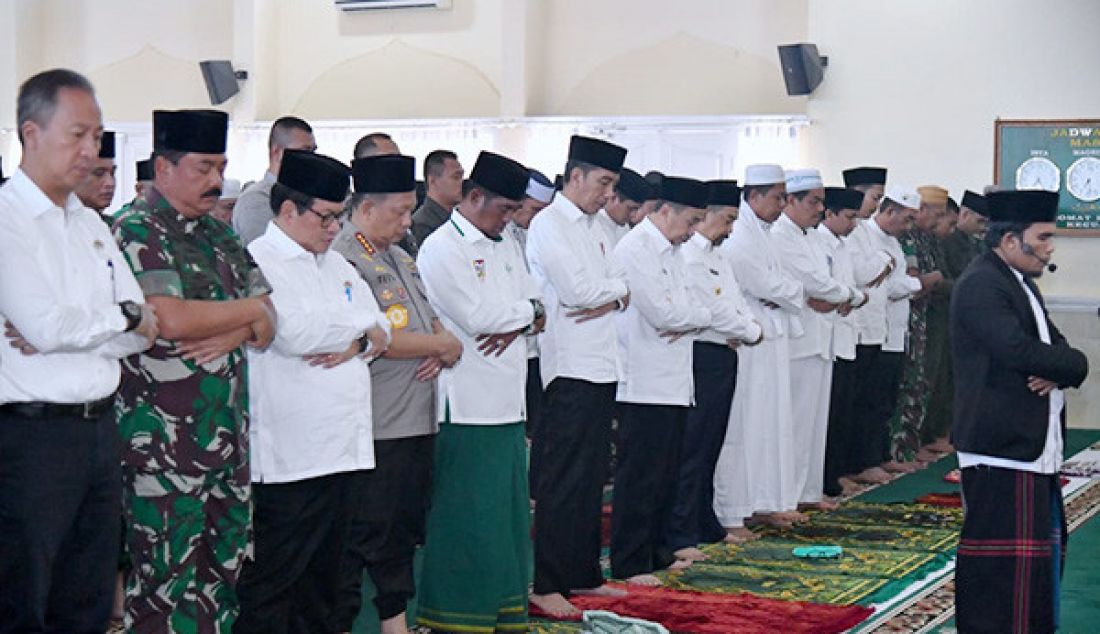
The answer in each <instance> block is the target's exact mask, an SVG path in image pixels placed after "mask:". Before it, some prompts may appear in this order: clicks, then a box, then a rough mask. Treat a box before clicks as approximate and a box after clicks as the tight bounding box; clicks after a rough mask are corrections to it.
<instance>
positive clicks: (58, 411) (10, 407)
mask: <svg viewBox="0 0 1100 634" xmlns="http://www.w3.org/2000/svg"><path fill="white" fill-rule="evenodd" d="M114 402H115V395H114V394H112V395H110V396H107V397H104V398H101V399H99V400H98V401H89V402H87V403H46V402H44V401H31V402H28V403H5V404H3V405H0V413H4V414H7V415H8V416H18V417H20V418H59V417H71V418H83V419H85V420H96V419H98V418H99V417H100V416H101V415H102V414H103V413H104V412H106V411H107V410H109V409H111V407H112V406H113V405H114Z"/></svg>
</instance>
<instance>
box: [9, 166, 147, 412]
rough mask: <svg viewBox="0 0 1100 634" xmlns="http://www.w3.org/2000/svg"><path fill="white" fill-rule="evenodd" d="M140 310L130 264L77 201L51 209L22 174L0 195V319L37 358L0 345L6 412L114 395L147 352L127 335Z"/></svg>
mask: <svg viewBox="0 0 1100 634" xmlns="http://www.w3.org/2000/svg"><path fill="white" fill-rule="evenodd" d="M127 300H128V301H132V302H136V303H139V304H141V303H144V302H145V298H144V296H143V295H142V293H141V289H140V287H138V284H137V281H135V280H134V274H133V273H132V272H131V271H130V266H129V264H127V263H126V258H125V257H123V255H122V254H121V253H120V252H119V250H118V246H117V244H116V243H115V240H114V238H113V237H112V236H111V232H110V230H109V229H108V228H107V225H106V224H104V222H103V219H102V218H101V217H100V216H99V214H97V213H96V212H94V211H92V210H91V209H88V208H86V207H85V206H84V205H83V204H82V203H81V202H80V199H78V198H77V197H76V195H75V194H69V197H68V198H67V199H66V200H65V206H64V207H58V206H57V205H55V204H54V203H53V202H52V201H51V200H50V199H49V198H48V197H46V194H45V193H43V192H42V190H41V189H39V187H38V186H37V185H36V184H35V183H34V181H32V180H31V179H30V178H29V177H28V176H27V175H26V174H25V173H23V170H21V169H20V170H16V172H15V174H14V175H13V176H12V177H11V180H9V181H8V182H7V183H5V184H4V186H3V187H0V318H2V320H6V321H10V322H11V323H12V324H13V325H14V326H15V328H16V329H17V330H18V331H19V332H20V334H22V335H23V337H24V338H25V339H26V340H27V341H28V342H29V343H30V344H31V345H32V346H34V347H35V348H36V349H37V350H38V354H34V355H24V354H23V353H21V352H20V351H19V350H16V349H15V348H12V347H11V346H10V345H8V341H7V340H4V341H0V403H18V402H29V401H46V402H50V403H84V402H88V401H95V400H99V399H102V398H104V397H106V396H109V395H110V394H111V393H112V392H114V391H115V389H116V388H117V387H118V383H119V378H120V376H121V372H120V370H119V364H118V360H119V359H121V358H123V357H126V356H129V355H131V354H134V353H136V352H141V351H142V350H144V349H146V348H147V347H148V344H147V343H146V341H145V338H144V337H142V336H141V335H138V334H135V333H127V332H123V331H124V330H125V329H126V319H125V318H124V317H123V316H122V311H121V310H120V309H119V307H118V303H119V302H121V301H127Z"/></svg>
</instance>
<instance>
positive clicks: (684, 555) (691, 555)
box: [672, 547, 707, 561]
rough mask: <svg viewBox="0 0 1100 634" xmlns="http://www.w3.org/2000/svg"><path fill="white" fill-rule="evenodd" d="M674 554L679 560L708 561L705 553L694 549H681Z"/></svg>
mask: <svg viewBox="0 0 1100 634" xmlns="http://www.w3.org/2000/svg"><path fill="white" fill-rule="evenodd" d="M672 554H673V555H676V558H677V559H686V560H688V561H706V559H707V556H706V554H704V553H703V551H701V550H699V549H698V548H694V547H690V548H681V549H680V550H677V551H676V552H674V553H672Z"/></svg>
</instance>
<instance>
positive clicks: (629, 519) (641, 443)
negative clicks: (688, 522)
mask: <svg viewBox="0 0 1100 634" xmlns="http://www.w3.org/2000/svg"><path fill="white" fill-rule="evenodd" d="M687 410H688V408H686V407H680V406H676V405H638V404H635V403H620V410H619V411H620V412H621V414H622V419H620V421H619V464H618V467H617V468H616V470H615V499H614V504H613V506H612V511H611V575H612V576H613V577H615V578H616V579H626V578H629V577H633V576H634V575H640V574H645V573H649V572H654V571H656V570H662V569H664V568H667V567H668V566H669V565H670V564H672V562H674V561H676V557H675V556H674V555H673V554H672V551H671V550H670V549H669V548H668V546H666V545H665V544H666V540H665V534H664V533H665V523H666V522H667V521H668V514H669V512H670V511H671V509H672V500H673V496H674V491H675V489H676V479H677V474H678V472H679V468H678V466H679V454H680V442H681V439H682V436H683V429H684V418H685V417H686V416H687Z"/></svg>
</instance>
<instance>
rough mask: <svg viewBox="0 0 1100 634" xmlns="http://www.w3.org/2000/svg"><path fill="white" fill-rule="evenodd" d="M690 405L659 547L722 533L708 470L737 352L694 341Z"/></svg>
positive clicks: (724, 422) (722, 432)
mask: <svg viewBox="0 0 1100 634" xmlns="http://www.w3.org/2000/svg"><path fill="white" fill-rule="evenodd" d="M692 373H693V374H694V377H695V407H692V408H690V409H689V410H688V412H687V416H686V417H685V421H684V432H683V442H682V443H681V444H680V464H679V473H678V475H677V483H676V493H675V500H674V502H673V505H672V512H671V513H670V514H669V516H668V526H667V527H666V528H665V545H667V546H668V547H669V549H671V550H673V551H676V550H679V549H681V548H689V547H694V546H697V545H699V544H700V543H703V542H717V541H721V539H722V538H723V537H725V535H726V531H725V529H723V528H722V525H721V524H719V523H718V518H717V517H715V515H714V466H715V465H716V464H718V454H720V453H721V452H722V442H723V441H724V440H725V438H726V427H727V426H728V425H729V418H730V406H732V405H733V390H734V387H735V385H736V383H737V353H736V352H734V351H733V350H731V349H730V348H729V346H723V345H720V344H714V343H704V342H696V343H695V345H694V349H693V356H692Z"/></svg>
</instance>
